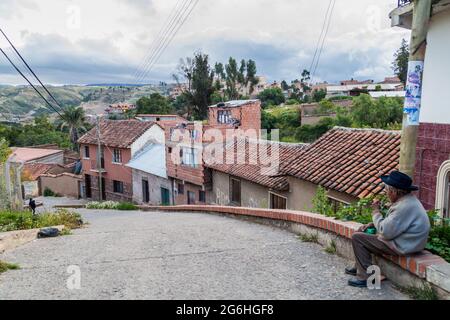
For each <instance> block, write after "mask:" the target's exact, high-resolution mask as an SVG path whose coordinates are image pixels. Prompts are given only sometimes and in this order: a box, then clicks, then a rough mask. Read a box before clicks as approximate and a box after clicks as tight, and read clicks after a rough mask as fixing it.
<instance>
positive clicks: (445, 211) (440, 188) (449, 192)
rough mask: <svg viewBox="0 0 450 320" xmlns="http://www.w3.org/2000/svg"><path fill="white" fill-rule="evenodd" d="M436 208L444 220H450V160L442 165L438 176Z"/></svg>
mask: <svg viewBox="0 0 450 320" xmlns="http://www.w3.org/2000/svg"><path fill="white" fill-rule="evenodd" d="M436 180H437V185H436V203H435V208H436V209H437V210H439V214H440V216H441V217H443V218H446V219H448V218H450V160H447V161H445V162H444V163H442V165H441V167H440V168H439V171H438V174H437V179H436Z"/></svg>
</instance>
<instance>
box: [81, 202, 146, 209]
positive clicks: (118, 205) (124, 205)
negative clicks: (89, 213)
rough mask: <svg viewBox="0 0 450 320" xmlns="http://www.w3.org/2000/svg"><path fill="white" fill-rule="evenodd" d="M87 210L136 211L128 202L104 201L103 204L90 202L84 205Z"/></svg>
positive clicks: (135, 207)
mask: <svg viewBox="0 0 450 320" xmlns="http://www.w3.org/2000/svg"><path fill="white" fill-rule="evenodd" d="M86 208H87V209H97V210H123V211H127V210H128V211H131V210H137V209H138V207H137V206H135V205H134V204H132V203H129V202H115V201H105V202H96V201H94V202H90V203H88V204H87V205H86Z"/></svg>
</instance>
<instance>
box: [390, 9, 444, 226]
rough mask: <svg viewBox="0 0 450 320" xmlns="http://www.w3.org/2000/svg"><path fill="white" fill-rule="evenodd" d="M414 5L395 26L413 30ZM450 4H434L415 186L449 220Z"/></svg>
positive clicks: (400, 12)
mask: <svg viewBox="0 0 450 320" xmlns="http://www.w3.org/2000/svg"><path fill="white" fill-rule="evenodd" d="M413 5H414V4H413V3H410V4H408V5H406V6H404V7H401V8H398V9H395V10H394V11H393V12H391V14H390V17H391V20H392V25H393V26H398V27H402V28H406V29H411V21H412V10H413ZM449 5H450V1H449V0H441V1H435V2H434V3H433V9H432V16H431V20H430V24H429V29H428V35H427V50H426V55H425V64H424V72H423V91H422V105H421V111H420V118H419V121H420V125H419V134H418V141H417V151H416V166H415V169H416V170H415V176H414V180H415V183H416V184H417V185H418V186H419V187H420V190H419V192H418V197H419V199H420V200H421V202H422V203H423V205H424V206H425V208H426V209H438V210H439V212H440V214H441V215H442V216H444V217H447V218H449V217H450V107H449V101H450V91H449V90H448V87H449V85H450V80H449V77H448V71H449V70H450V61H449V59H448V56H449V55H450V42H449V41H448V31H449V30H450V6H449Z"/></svg>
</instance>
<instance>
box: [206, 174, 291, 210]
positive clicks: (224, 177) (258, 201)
mask: <svg viewBox="0 0 450 320" xmlns="http://www.w3.org/2000/svg"><path fill="white" fill-rule="evenodd" d="M236 179H239V180H240V181H241V206H242V207H247V208H263V209H267V208H269V201H270V200H269V191H270V188H267V187H265V186H262V185H259V184H256V183H253V182H251V181H248V180H245V179H240V178H236ZM274 193H276V194H278V195H280V196H283V197H286V198H288V197H289V193H287V192H279V191H274ZM211 203H215V204H217V205H221V206H228V205H230V176H229V175H228V174H225V173H222V172H219V171H213V191H212V193H211Z"/></svg>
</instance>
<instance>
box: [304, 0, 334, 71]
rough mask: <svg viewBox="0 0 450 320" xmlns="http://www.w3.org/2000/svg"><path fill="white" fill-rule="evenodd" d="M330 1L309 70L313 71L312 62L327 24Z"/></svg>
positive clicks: (331, 0) (314, 59)
mask: <svg viewBox="0 0 450 320" xmlns="http://www.w3.org/2000/svg"><path fill="white" fill-rule="evenodd" d="M332 2H333V0H330V2H329V3H328V8H327V11H326V13H325V17H324V19H323V25H322V31H320V36H319V38H318V39H317V44H316V50H315V51H314V56H313V59H312V61H311V66H310V67H309V70H308V71H309V72H312V71H313V70H312V69H313V67H314V63H315V62H316V57H317V52H318V51H319V46H320V41H321V40H322V36H323V33H324V31H325V27H326V25H327V20H328V13H329V12H330V8H331V3H332Z"/></svg>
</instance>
